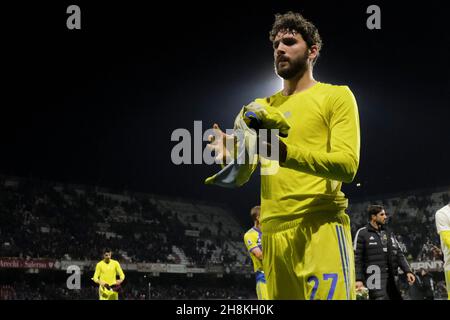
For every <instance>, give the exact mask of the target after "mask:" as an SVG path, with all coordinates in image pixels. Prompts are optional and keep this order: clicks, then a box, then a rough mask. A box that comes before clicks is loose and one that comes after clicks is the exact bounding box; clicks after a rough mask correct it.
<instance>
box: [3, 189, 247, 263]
mask: <svg viewBox="0 0 450 320" xmlns="http://www.w3.org/2000/svg"><path fill="white" fill-rule="evenodd" d="M195 229H196V228H195V227H191V226H190V225H189V223H186V224H183V223H182V222H181V221H180V219H179V218H178V213H177V212H174V211H173V210H167V209H164V208H161V207H158V205H157V200H155V199H153V198H151V197H148V196H147V197H146V196H141V197H137V196H128V195H110V194H107V193H102V192H98V191H96V190H94V189H90V188H83V189H75V188H74V187H69V186H60V187H58V186H55V185H53V184H50V183H44V182H28V181H22V182H20V183H18V184H16V185H12V186H11V185H10V186H5V183H4V182H3V183H0V257H2V256H3V257H21V258H27V257H29V258H44V257H45V258H56V259H67V260H97V259H99V257H101V252H102V250H103V248H105V247H109V248H111V249H112V250H113V252H114V254H115V256H116V258H118V259H119V260H124V261H127V262H154V263H180V260H182V259H183V256H185V257H184V258H185V259H186V262H187V263H189V264H192V265H196V266H205V265H207V264H214V263H215V264H234V263H235V262H237V258H238V253H241V254H240V257H239V258H240V261H241V262H244V263H245V259H246V258H245V252H244V251H243V250H241V251H240V252H235V253H232V252H229V251H228V244H227V243H226V241H224V237H223V236H221V235H219V234H216V235H214V234H212V232H211V231H210V230H208V226H207V225H205V226H204V227H203V228H202V229H201V232H200V230H195ZM218 229H219V230H220V229H221V223H220V222H219V223H218ZM186 230H194V231H198V235H197V236H188V235H186ZM227 240H235V241H237V242H240V241H241V240H240V238H238V237H235V239H233V238H232V237H231V238H227ZM174 246H175V247H177V249H179V250H174ZM213 256H214V259H213Z"/></svg>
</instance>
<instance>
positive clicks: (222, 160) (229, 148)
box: [207, 123, 236, 164]
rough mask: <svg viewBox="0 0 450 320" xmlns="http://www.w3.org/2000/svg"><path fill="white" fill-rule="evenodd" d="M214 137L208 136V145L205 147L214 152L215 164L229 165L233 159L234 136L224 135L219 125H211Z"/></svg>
mask: <svg viewBox="0 0 450 320" xmlns="http://www.w3.org/2000/svg"><path fill="white" fill-rule="evenodd" d="M213 130H214V135H210V136H208V142H209V144H208V145H207V147H208V148H209V149H210V150H214V152H215V162H216V163H219V164H226V163H230V162H231V160H232V159H233V157H235V152H236V150H235V143H236V136H235V135H234V134H226V133H225V132H223V131H222V130H221V129H220V127H219V125H218V124H217V123H215V124H214V125H213Z"/></svg>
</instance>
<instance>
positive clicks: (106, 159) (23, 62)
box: [0, 1, 450, 215]
mask: <svg viewBox="0 0 450 320" xmlns="http://www.w3.org/2000/svg"><path fill="white" fill-rule="evenodd" d="M74 3H76V1H74ZM74 3H72V2H70V3H69V2H63V3H58V4H53V5H51V4H42V3H38V4H36V3H35V4H33V5H26V4H21V5H20V7H19V6H16V7H11V8H9V7H7V8H5V9H4V12H5V15H6V19H7V24H8V26H9V27H8V29H3V30H2V31H3V33H5V31H6V34H5V36H4V37H2V38H3V41H2V42H3V44H2V48H3V51H4V52H6V57H5V56H4V57H3V59H2V60H3V63H2V64H3V66H2V71H3V72H2V76H3V78H4V81H3V90H2V91H3V93H2V108H1V113H2V115H1V126H0V133H1V134H0V147H1V150H2V153H1V154H2V156H1V160H0V168H1V169H0V173H1V174H6V175H14V176H19V177H30V176H32V177H38V178H43V179H48V180H54V181H61V182H70V183H81V184H88V185H92V184H94V185H100V186H106V187H114V188H128V189H131V190H135V191H144V192H152V193H156V194H162V195H169V196H170V195H173V196H180V197H185V198H194V199H200V200H206V201H214V202H226V203H228V204H230V205H231V206H232V207H233V209H234V210H235V211H236V212H242V214H244V215H247V212H248V210H249V208H250V207H251V206H252V205H254V204H256V203H257V202H258V199H259V181H258V177H257V176H256V175H255V176H254V177H253V179H252V181H251V182H250V183H249V184H248V185H246V186H244V187H243V188H242V189H239V190H226V189H220V188H218V187H211V186H205V185H203V180H204V179H205V178H206V177H207V176H209V175H211V174H213V173H215V172H216V171H218V167H217V166H208V165H204V164H203V165H190V166H189V165H182V166H175V165H173V164H172V163H171V158H170V154H171V149H172V148H173V146H174V145H175V144H176V143H175V142H171V140H170V138H171V133H172V131H173V130H175V129H176V128H186V129H188V130H190V131H191V132H193V126H194V120H201V121H203V124H204V130H205V129H207V127H208V126H210V125H212V124H213V123H214V122H217V123H219V125H221V127H222V128H230V127H231V126H232V122H233V119H234V117H235V115H236V112H237V111H238V110H239V109H240V108H241V107H242V105H244V104H247V103H248V102H250V101H252V100H253V99H254V98H256V97H261V96H268V95H271V94H273V93H274V92H276V91H278V90H279V89H280V88H281V80H280V79H279V78H277V77H276V75H275V73H274V71H273V61H272V48H271V43H270V42H269V40H268V32H269V30H270V28H271V24H272V23H273V16H274V14H275V13H277V12H286V11H288V10H292V11H300V12H302V13H303V14H304V16H305V17H306V18H308V19H310V20H311V21H312V22H313V23H315V25H316V26H317V27H318V29H319V32H320V34H321V36H322V39H323V41H324V47H323V50H322V51H321V56H320V58H319V60H318V62H317V64H316V67H315V70H314V75H315V78H316V79H317V80H319V81H321V82H328V83H333V84H345V85H348V86H349V87H350V88H351V89H352V91H353V93H354V94H355V96H356V99H357V102H358V106H359V113H360V122H361V160H360V168H359V172H358V175H357V177H356V179H355V181H354V183H352V184H350V185H345V186H344V192H346V193H347V194H348V195H349V196H350V199H351V197H359V196H362V195H374V194H383V193H390V192H397V191H403V190H412V189H416V188H429V187H439V186H446V185H449V184H450V169H449V163H450V129H449V128H450V125H449V119H450V111H449V110H450V109H449V108H450V102H449V101H450V94H449V88H450V80H449V71H450V70H449V57H450V52H449V51H450V50H449V43H450V41H449V36H448V34H449V29H450V28H449V26H448V24H447V23H446V11H445V10H444V9H443V8H444V6H443V3H444V1H440V2H439V1H427V2H426V7H422V6H421V7H419V6H415V5H412V4H410V3H409V2H406V1H404V2H396V4H392V3H391V4H390V3H389V2H387V1H386V2H382V1H381V2H380V1H376V2H374V3H372V2H368V1H354V3H353V4H352V3H351V2H350V3H348V2H346V4H331V1H291V2H289V1H276V2H272V4H270V3H267V4H265V5H263V6H262V5H261V4H260V3H259V2H258V1H240V2H238V1H222V2H216V1H211V2H210V4H209V5H208V6H205V4H204V3H203V2H202V3H200V2H189V3H186V2H181V3H183V4H181V3H180V4H178V3H166V4H164V5H158V7H157V6H156V5H155V6H154V7H152V6H151V5H147V6H143V5H142V4H137V2H136V3H134V4H133V3H131V2H129V1H128V2H121V3H117V4H111V3H110V2H99V3H98V4H97V5H94V4H92V3H87V2H79V3H80V7H81V12H82V13H81V17H82V18H81V21H82V29H81V30H72V31H69V30H68V29H67V28H66V18H67V16H68V15H67V14H66V12H65V11H66V8H67V6H68V5H70V4H74ZM244 3H245V4H244ZM275 3H276V4H275ZM370 4H378V5H379V6H380V8H381V17H382V18H381V23H382V29H381V30H368V29H367V27H366V19H367V17H368V16H369V15H368V14H366V8H367V6H368V5H370ZM424 6H425V5H424ZM356 183H361V184H362V187H361V188H356Z"/></svg>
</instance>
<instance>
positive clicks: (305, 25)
mask: <svg viewBox="0 0 450 320" xmlns="http://www.w3.org/2000/svg"><path fill="white" fill-rule="evenodd" d="M285 31H286V32H287V31H296V32H298V33H300V34H301V36H302V37H303V40H305V42H306V44H307V45H308V47H309V48H311V46H312V45H316V46H317V48H318V50H317V51H318V52H320V49H322V46H323V43H322V38H321V37H320V35H319V31H318V30H317V28H316V26H315V25H313V24H312V23H311V22H310V21H308V20H306V19H305V18H304V17H303V16H302V15H301V14H300V13H296V12H292V11H289V12H287V13H284V14H280V13H277V14H276V15H275V22H274V24H273V26H272V30H270V33H269V39H270V41H271V42H273V41H274V40H275V37H276V36H277V34H278V32H285ZM318 57H319V54H317V57H316V58H315V59H314V61H313V62H312V64H313V65H314V64H315V63H316V61H317V58H318Z"/></svg>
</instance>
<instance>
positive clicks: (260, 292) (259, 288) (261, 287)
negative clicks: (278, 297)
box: [256, 281, 269, 300]
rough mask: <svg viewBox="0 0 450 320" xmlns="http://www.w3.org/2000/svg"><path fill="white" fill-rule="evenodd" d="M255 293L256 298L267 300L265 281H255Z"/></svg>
mask: <svg viewBox="0 0 450 320" xmlns="http://www.w3.org/2000/svg"><path fill="white" fill-rule="evenodd" d="M256 295H257V296H258V300H269V296H268V293H267V284H266V283H265V282H262V281H258V282H256Z"/></svg>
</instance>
